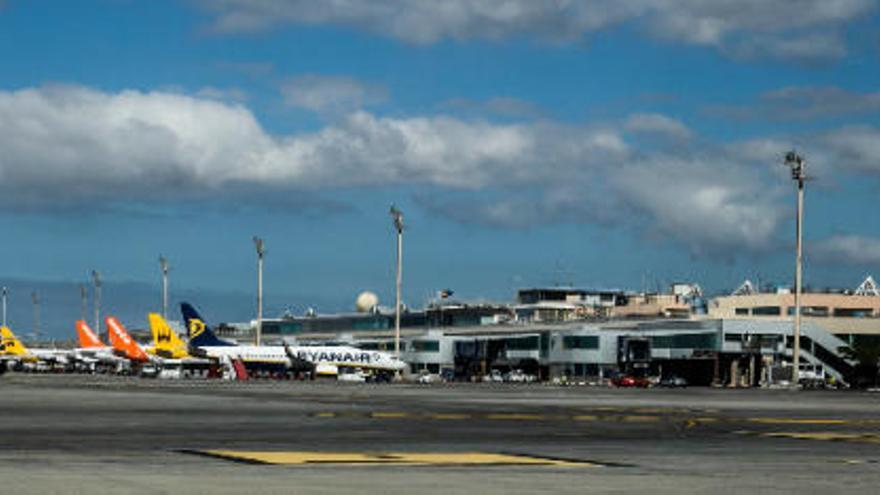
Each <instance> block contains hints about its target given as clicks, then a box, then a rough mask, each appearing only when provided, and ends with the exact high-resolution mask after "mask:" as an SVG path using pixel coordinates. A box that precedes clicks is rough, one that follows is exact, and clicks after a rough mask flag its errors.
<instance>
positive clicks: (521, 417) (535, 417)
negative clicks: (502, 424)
mask: <svg viewBox="0 0 880 495" xmlns="http://www.w3.org/2000/svg"><path fill="white" fill-rule="evenodd" d="M486 419H511V420H517V421H543V420H545V419H547V416H545V415H543V414H517V413H509V414H505V413H499V414H489V415H487V416H486Z"/></svg>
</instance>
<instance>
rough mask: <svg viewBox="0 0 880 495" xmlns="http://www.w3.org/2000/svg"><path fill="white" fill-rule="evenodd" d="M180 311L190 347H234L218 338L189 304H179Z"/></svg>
mask: <svg viewBox="0 0 880 495" xmlns="http://www.w3.org/2000/svg"><path fill="white" fill-rule="evenodd" d="M180 311H181V312H182V313H183V322H184V323H185V324H186V328H187V331H188V332H189V345H190V346H191V347H214V346H230V345H234V344H231V343H229V342H226V341H225V340H221V339H220V338H218V337H217V335H216V334H215V333H214V331H213V330H211V327H209V326H208V325H206V324H205V320H203V319H202V316H201V315H199V312H198V311H196V308H194V307H192V305H191V304H189V303H181V304H180Z"/></svg>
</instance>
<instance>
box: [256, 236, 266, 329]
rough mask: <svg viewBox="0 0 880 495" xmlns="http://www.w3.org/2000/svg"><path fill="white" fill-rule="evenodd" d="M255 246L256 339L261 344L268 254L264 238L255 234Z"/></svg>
mask: <svg viewBox="0 0 880 495" xmlns="http://www.w3.org/2000/svg"><path fill="white" fill-rule="evenodd" d="M254 247H256V248H257V335H256V339H255V340H256V344H257V345H258V346H259V345H260V340H261V338H262V333H263V256H264V255H265V254H266V247H265V244H264V242H263V239H260V238H259V237H257V236H254Z"/></svg>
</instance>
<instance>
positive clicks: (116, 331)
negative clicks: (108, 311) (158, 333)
mask: <svg viewBox="0 0 880 495" xmlns="http://www.w3.org/2000/svg"><path fill="white" fill-rule="evenodd" d="M104 321H105V322H106V324H107V330H109V334H110V344H112V345H113V348H114V349H116V350H117V351H119V352H120V353H122V354H123V355H124V356H125V357H127V358H128V359H131V360H132V361H140V362H145V361H149V360H150V357H149V356H148V355H147V353H146V352H144V350H143V349H141V346H139V345H138V343H137V342H135V340H134V339H133V338H132V337H131V335H130V334H129V333H128V330H126V329H125V327H124V326H122V323H120V322H119V320H117V319H116V317H115V316H108V317H107V319H106V320H104Z"/></svg>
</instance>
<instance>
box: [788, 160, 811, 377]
mask: <svg viewBox="0 0 880 495" xmlns="http://www.w3.org/2000/svg"><path fill="white" fill-rule="evenodd" d="M785 164H786V165H787V166H789V167H790V168H791V178H792V180H794V181H795V182H796V183H797V228H796V229H797V230H796V232H795V235H796V237H797V240H796V243H795V244H796V246H795V251H796V254H795V271H794V344H793V346H792V358H791V361H792V364H791V366H792V388H795V389H796V388H798V386H799V384H798V382H799V381H800V359H801V285H802V283H803V245H802V241H801V238H802V236H803V227H804V182H806V180H807V176H806V173H805V171H804V168H805V166H806V162H805V161H804V159H803V158H801V156H800V155H798V154H797V152H795V151H794V150H792V151H789V152H788V153H786V154H785Z"/></svg>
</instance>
